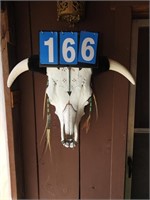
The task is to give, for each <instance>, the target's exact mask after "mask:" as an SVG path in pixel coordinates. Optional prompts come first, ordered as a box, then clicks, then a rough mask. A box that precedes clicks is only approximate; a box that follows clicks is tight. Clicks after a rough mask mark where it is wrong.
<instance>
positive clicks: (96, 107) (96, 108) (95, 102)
mask: <svg viewBox="0 0 150 200" xmlns="http://www.w3.org/2000/svg"><path fill="white" fill-rule="evenodd" d="M93 99H94V104H95V110H96V120H97V119H98V106H97V101H96V97H95V94H94V93H93Z"/></svg>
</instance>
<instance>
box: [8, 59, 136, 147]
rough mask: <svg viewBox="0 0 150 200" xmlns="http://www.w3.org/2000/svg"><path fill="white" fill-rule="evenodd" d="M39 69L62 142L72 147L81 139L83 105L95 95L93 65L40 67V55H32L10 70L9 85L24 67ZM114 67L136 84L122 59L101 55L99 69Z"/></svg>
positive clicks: (111, 68)
mask: <svg viewBox="0 0 150 200" xmlns="http://www.w3.org/2000/svg"><path fill="white" fill-rule="evenodd" d="M28 70H31V71H37V72H40V73H44V74H46V75H47V77H48V87H47V88H46V94H47V96H48V98H49V101H50V104H51V105H54V106H55V108H56V111H55V113H56V115H57V116H58V118H59V120H60V127H61V142H62V144H63V145H64V146H65V147H70V148H73V147H75V146H76V144H77V142H78V126H79V123H80V120H81V118H82V116H83V115H84V107H85V106H86V105H87V104H88V103H89V99H90V97H91V96H92V89H91V86H90V82H91V75H92V69H91V68H81V69H80V68H75V67H67V66H66V67H60V68H57V67H47V68H40V67H39V57H38V56H32V57H30V58H27V59H25V60H23V61H21V62H20V63H18V64H17V65H16V66H15V67H14V68H13V70H12V71H11V73H10V75H9V77H8V81H7V86H8V87H11V85H12V84H13V82H14V81H15V79H16V78H17V77H18V76H19V75H20V74H22V73H23V72H25V71H28ZM107 70H112V71H116V72H119V73H120V74H122V75H123V76H125V77H126V78H127V79H128V80H129V81H130V82H131V83H132V84H135V82H134V79H133V77H132V75H131V74H130V73H129V71H128V70H127V69H126V68H125V67H124V66H122V65H121V64H120V63H118V62H116V61H114V60H111V59H107V58H106V57H101V59H100V66H99V71H100V72H102V71H107Z"/></svg>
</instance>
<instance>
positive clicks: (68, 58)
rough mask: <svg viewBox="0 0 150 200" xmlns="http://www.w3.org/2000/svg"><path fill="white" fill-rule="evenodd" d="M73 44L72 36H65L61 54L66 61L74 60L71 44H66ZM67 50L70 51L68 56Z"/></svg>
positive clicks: (74, 53) (74, 54) (74, 55)
mask: <svg viewBox="0 0 150 200" xmlns="http://www.w3.org/2000/svg"><path fill="white" fill-rule="evenodd" d="M69 43H70V45H74V44H75V41H74V40H73V39H72V38H66V39H65V40H64V42H63V45H62V54H63V58H64V60H65V61H66V62H68V63H71V62H73V61H74V60H75V57H76V52H75V49H74V48H73V47H72V46H68V44H69ZM68 52H70V56H68Z"/></svg>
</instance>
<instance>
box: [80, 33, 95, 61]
mask: <svg viewBox="0 0 150 200" xmlns="http://www.w3.org/2000/svg"><path fill="white" fill-rule="evenodd" d="M97 43H98V33H93V32H84V31H81V33H80V43H79V57H78V61H79V62H82V63H89V64H95V63H96V53H97Z"/></svg>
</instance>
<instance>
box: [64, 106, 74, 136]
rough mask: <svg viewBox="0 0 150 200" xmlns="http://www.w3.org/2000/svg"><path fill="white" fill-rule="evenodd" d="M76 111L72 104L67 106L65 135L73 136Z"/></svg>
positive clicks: (65, 111) (65, 110)
mask: <svg viewBox="0 0 150 200" xmlns="http://www.w3.org/2000/svg"><path fill="white" fill-rule="evenodd" d="M75 120H76V111H75V110H74V109H73V106H72V105H71V104H67V105H66V107H65V109H64V111H63V123H64V131H65V134H69V135H73V133H74V124H75Z"/></svg>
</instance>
